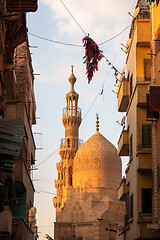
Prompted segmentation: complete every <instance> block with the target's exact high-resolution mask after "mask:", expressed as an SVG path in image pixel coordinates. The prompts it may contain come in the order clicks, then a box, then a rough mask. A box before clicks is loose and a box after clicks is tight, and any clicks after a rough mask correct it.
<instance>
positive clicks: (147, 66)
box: [144, 59, 151, 81]
mask: <svg viewBox="0 0 160 240" xmlns="http://www.w3.org/2000/svg"><path fill="white" fill-rule="evenodd" d="M144 79H145V81H150V80H151V60H150V59H144Z"/></svg>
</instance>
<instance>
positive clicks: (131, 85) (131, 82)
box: [129, 74, 133, 97]
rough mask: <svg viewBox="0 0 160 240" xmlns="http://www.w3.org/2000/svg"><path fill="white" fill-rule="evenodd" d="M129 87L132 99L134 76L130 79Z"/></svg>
mask: <svg viewBox="0 0 160 240" xmlns="http://www.w3.org/2000/svg"><path fill="white" fill-rule="evenodd" d="M129 87H130V97H131V95H132V88H133V74H132V75H131V77H130V79H129Z"/></svg>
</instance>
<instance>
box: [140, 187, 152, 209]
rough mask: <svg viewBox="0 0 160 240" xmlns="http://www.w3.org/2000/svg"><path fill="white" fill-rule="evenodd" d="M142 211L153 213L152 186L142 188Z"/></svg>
mask: <svg viewBox="0 0 160 240" xmlns="http://www.w3.org/2000/svg"><path fill="white" fill-rule="evenodd" d="M142 213H152V189H151V188H142Z"/></svg>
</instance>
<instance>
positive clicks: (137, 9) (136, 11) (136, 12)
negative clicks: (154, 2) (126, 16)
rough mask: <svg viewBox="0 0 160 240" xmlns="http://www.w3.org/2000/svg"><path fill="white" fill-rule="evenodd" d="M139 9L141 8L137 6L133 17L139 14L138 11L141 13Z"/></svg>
mask: <svg viewBox="0 0 160 240" xmlns="http://www.w3.org/2000/svg"><path fill="white" fill-rule="evenodd" d="M139 10H140V8H139V7H137V8H136V10H135V11H134V13H133V18H134V19H135V18H136V17H137V15H138V13H139Z"/></svg>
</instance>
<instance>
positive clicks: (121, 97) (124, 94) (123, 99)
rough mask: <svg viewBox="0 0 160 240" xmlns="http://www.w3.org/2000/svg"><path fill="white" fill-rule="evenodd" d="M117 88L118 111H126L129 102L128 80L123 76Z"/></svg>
mask: <svg viewBox="0 0 160 240" xmlns="http://www.w3.org/2000/svg"><path fill="white" fill-rule="evenodd" d="M119 83H120V84H119V86H118V90H117V98H118V111H119V112H126V111H127V106H128V103H129V82H128V81H127V80H126V79H125V78H123V79H122V80H121V82H119Z"/></svg>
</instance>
